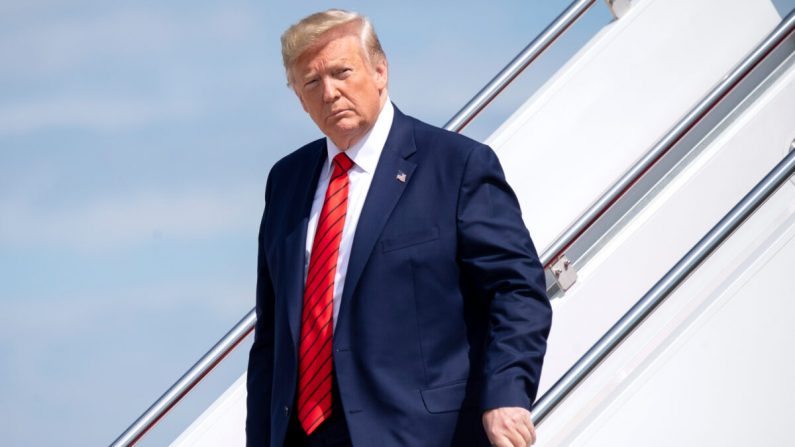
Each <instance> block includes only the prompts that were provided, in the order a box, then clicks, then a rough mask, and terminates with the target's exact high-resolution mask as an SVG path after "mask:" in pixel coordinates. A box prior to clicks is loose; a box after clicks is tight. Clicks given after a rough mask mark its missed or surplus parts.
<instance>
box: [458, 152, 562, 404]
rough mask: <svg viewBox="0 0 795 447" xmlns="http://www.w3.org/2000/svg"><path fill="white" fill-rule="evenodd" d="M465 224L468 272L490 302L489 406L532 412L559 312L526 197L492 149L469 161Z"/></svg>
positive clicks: (462, 211)
mask: <svg viewBox="0 0 795 447" xmlns="http://www.w3.org/2000/svg"><path fill="white" fill-rule="evenodd" d="M457 225H458V246H459V259H460V262H461V268H462V274H463V275H466V276H465V277H467V278H468V279H469V280H468V281H467V283H468V284H472V287H474V288H476V289H477V290H474V291H470V292H474V295H476V296H478V297H482V298H483V299H486V300H488V301H489V305H488V308H489V332H488V339H487V342H486V343H487V346H486V350H485V356H484V362H483V371H482V375H483V378H484V382H483V387H482V390H481V409H482V410H483V411H485V410H490V409H493V408H499V407H523V408H528V409H529V408H530V407H531V404H532V402H533V401H534V400H535V397H536V392H537V390H538V381H539V377H540V375H541V365H542V362H543V358H544V353H545V352H546V340H547V336H548V335H549V329H550V325H551V320H552V311H551V308H550V305H549V300H548V298H547V296H546V283H545V279H544V269H543V267H542V265H541V263H540V262H539V259H538V255H537V254H536V251H535V248H534V247H533V243H532V241H531V240H530V235H529V234H528V232H527V229H526V228H525V225H524V221H523V220H522V215H521V210H520V209H519V202H518V201H517V199H516V196H515V194H514V193H513V190H511V188H510V186H508V183H507V182H506V181H505V176H504V174H503V171H502V167H501V166H500V163H499V161H498V159H497V156H496V155H495V154H494V152H493V151H492V150H491V148H489V147H487V146H483V145H478V146H476V147H475V148H474V149H473V150H472V151H471V152H470V154H469V157H468V159H467V162H466V167H465V169H464V175H463V178H462V183H461V187H460V191H459V201H458V212H457Z"/></svg>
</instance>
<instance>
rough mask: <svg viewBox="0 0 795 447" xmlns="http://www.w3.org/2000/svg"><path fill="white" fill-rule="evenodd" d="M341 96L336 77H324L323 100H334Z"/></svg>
mask: <svg viewBox="0 0 795 447" xmlns="http://www.w3.org/2000/svg"><path fill="white" fill-rule="evenodd" d="M339 96H340V91H339V88H338V86H337V83H336V82H335V81H334V79H331V78H325V79H323V101H325V102H333V101H335V100H336V99H337V98H339Z"/></svg>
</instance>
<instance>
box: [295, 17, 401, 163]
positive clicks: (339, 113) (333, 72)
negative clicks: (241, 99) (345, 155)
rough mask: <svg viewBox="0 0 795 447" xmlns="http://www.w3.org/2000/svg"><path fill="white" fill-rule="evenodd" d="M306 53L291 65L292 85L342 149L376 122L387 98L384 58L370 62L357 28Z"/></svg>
mask: <svg viewBox="0 0 795 447" xmlns="http://www.w3.org/2000/svg"><path fill="white" fill-rule="evenodd" d="M330 33H334V34H332V35H331V36H330V37H329V38H327V39H324V40H322V41H321V42H320V43H319V44H318V45H316V46H314V47H312V48H310V49H309V50H307V51H306V52H304V54H302V55H301V56H300V57H299V58H298V60H297V61H296V62H295V64H294V65H293V67H292V70H291V73H292V79H293V88H294V90H295V93H296V94H297V95H298V98H299V99H300V100H301V105H302V106H303V107H304V110H305V111H306V112H307V113H308V114H309V116H310V117H312V120H313V121H314V122H315V124H317V126H318V127H319V128H320V130H321V131H322V132H323V133H324V134H326V135H328V136H329V137H330V138H331V140H332V141H333V142H334V144H336V145H337V147H339V148H340V149H343V150H345V149H348V148H349V147H350V146H352V145H353V144H355V143H356V142H357V141H359V139H360V138H361V137H362V136H364V134H366V133H367V132H368V131H369V130H370V129H371V128H372V127H373V125H374V124H375V121H376V119H377V118H378V113H379V112H380V110H381V106H382V105H383V102H384V101H385V100H386V85H387V66H386V62H385V61H383V60H381V61H376V63H375V64H374V66H373V65H371V64H370V63H369V62H368V61H367V60H366V59H365V55H364V50H363V49H362V46H361V40H360V38H359V36H358V34H351V33H335V31H334V30H332V31H330Z"/></svg>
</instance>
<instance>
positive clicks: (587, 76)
mask: <svg viewBox="0 0 795 447" xmlns="http://www.w3.org/2000/svg"><path fill="white" fill-rule="evenodd" d="M780 20H781V17H780V16H779V15H778V13H777V12H776V10H775V8H774V7H773V5H772V4H771V3H770V2H769V1H767V0H749V1H725V0H645V1H637V2H635V3H633V6H632V8H631V9H630V10H629V11H628V12H627V14H626V15H625V16H624V17H622V18H621V19H620V20H617V21H615V22H613V23H612V24H611V25H610V26H608V27H607V28H605V29H603V30H602V31H601V33H600V34H598V35H597V36H596V37H595V38H594V39H593V40H592V41H591V42H590V43H589V44H588V45H587V46H586V47H585V48H583V50H582V51H580V53H579V54H577V55H576V56H575V57H574V58H572V59H571V60H570V61H569V62H568V63H567V64H566V66H564V67H563V68H562V69H561V70H560V71H559V72H558V73H557V74H555V76H554V77H553V78H552V79H551V80H550V81H549V82H547V83H546V84H545V85H544V87H542V88H541V89H540V90H539V91H538V92H537V93H536V94H535V95H533V96H532V97H531V98H530V99H529V100H528V101H527V102H526V103H525V104H524V105H522V107H521V108H520V109H519V110H518V111H517V112H516V113H515V114H514V115H513V116H512V117H511V118H509V119H508V120H507V121H506V122H505V123H504V124H503V125H502V126H501V127H500V128H499V129H498V130H497V132H495V133H494V135H492V136H491V137H490V138H489V139H488V141H487V142H488V143H489V144H491V145H492V147H494V148H495V150H496V151H497V153H498V155H499V157H500V160H501V161H502V162H503V166H504V168H505V171H506V176H507V178H508V181H509V182H510V183H511V185H512V186H513V187H514V189H515V190H517V192H518V195H519V200H520V203H521V207H522V210H523V213H524V219H525V222H526V223H527V226H528V228H530V230H531V232H532V235H533V239H534V241H535V243H536V247H537V248H538V249H539V251H544V249H545V248H546V247H547V246H548V245H549V244H550V243H551V242H552V241H553V240H554V239H555V237H556V236H558V235H559V234H560V233H561V232H562V231H563V229H565V228H566V226H567V225H568V224H569V223H570V222H572V221H574V219H575V218H577V216H579V214H580V213H581V212H582V211H583V210H585V209H586V208H587V207H588V206H589V205H590V204H591V203H593V202H594V201H596V199H597V198H598V197H599V196H600V195H601V194H602V193H603V192H604V191H605V190H606V189H607V188H609V187H610V185H612V184H613V182H614V181H615V180H616V179H617V178H618V177H619V176H620V175H621V174H623V173H624V172H625V171H626V170H627V169H628V168H629V167H630V166H631V165H632V164H633V163H634V162H635V161H636V160H637V159H639V158H641V156H642V155H643V154H644V153H645V152H646V151H647V150H649V149H650V148H651V147H652V145H653V144H654V143H656V142H657V140H658V139H659V138H660V137H661V136H662V135H663V134H665V132H666V131H667V130H668V129H669V128H670V127H671V126H673V125H674V124H675V123H676V122H677V121H678V120H679V119H680V118H681V117H682V116H683V115H685V114H686V113H687V112H688V111H689V110H690V108H692V107H693V106H694V105H695V104H696V103H697V102H698V100H699V99H700V98H701V97H702V96H703V95H705V94H706V93H707V92H708V91H709V90H710V89H711V88H712V87H713V86H714V85H715V84H717V83H718V81H720V80H721V78H722V77H723V76H724V75H725V74H726V73H728V72H729V71H730V70H731V68H733V67H734V65H735V64H737V63H738V62H739V61H740V60H742V58H743V56H744V55H746V54H747V53H748V52H749V51H751V50H752V49H753V48H754V47H755V46H756V45H757V44H758V43H759V42H760V41H761V40H762V39H763V38H764V37H765V36H766V35H767V34H768V33H769V32H770V31H771V30H772V29H773V28H774V27H775V26H776V25H777V24H778V23H779V21H780ZM566 182H568V185H567V186H566V187H559V186H555V187H554V188H551V186H550V185H560V184H561V183H566Z"/></svg>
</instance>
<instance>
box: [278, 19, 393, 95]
mask: <svg viewBox="0 0 795 447" xmlns="http://www.w3.org/2000/svg"><path fill="white" fill-rule="evenodd" d="M351 24H358V25H359V27H360V29H359V36H360V38H361V43H362V48H363V49H364V50H365V51H364V54H365V57H366V58H367V61H368V62H369V63H370V65H374V64H375V63H378V62H380V61H382V60H386V55H385V54H384V49H383V48H381V42H379V40H378V36H377V35H376V33H375V29H374V28H373V25H372V23H370V20H369V19H368V18H367V17H365V16H363V15H361V14H359V13H357V12H351V11H344V10H342V9H329V10H327V11H322V12H316V13H314V14H311V15H309V16H306V17H304V18H303V19H301V20H300V21H299V22H298V23H295V24H294V25H292V26H290V27H289V28H287V31H285V32H284V34H282V61H283V62H284V70H285V72H286V73H287V85H289V86H292V84H293V79H292V74H291V73H290V70H291V69H292V68H293V65H294V64H295V61H296V60H297V59H298V58H299V57H301V55H302V54H303V53H304V52H305V51H306V50H308V49H309V48H311V47H312V46H313V45H315V44H317V43H318V42H319V41H320V40H321V38H322V37H323V35H324V34H325V33H327V32H328V31H331V30H333V29H335V28H339V27H342V26H348V25H351Z"/></svg>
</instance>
